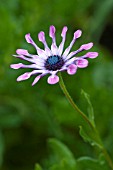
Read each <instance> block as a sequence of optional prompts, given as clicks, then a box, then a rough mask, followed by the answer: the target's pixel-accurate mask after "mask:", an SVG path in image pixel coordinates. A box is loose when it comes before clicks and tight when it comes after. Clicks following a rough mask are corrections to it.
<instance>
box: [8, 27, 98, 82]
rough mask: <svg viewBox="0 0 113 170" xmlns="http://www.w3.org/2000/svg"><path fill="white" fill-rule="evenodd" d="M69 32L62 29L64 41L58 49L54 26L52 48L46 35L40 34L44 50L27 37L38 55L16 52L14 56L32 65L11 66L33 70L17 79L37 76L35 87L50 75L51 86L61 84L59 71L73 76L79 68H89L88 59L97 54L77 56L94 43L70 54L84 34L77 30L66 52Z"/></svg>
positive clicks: (52, 29) (21, 50)
mask: <svg viewBox="0 0 113 170" xmlns="http://www.w3.org/2000/svg"><path fill="white" fill-rule="evenodd" d="M67 30H68V28H67V27H66V26H64V27H63V29H62V33H61V37H62V41H61V43H60V45H59V47H58V46H57V45H56V36H55V32H56V29H55V27H54V26H53V25H52V26H50V29H49V36H50V37H51V39H52V44H51V48H49V47H48V44H47V42H46V39H45V33H44V32H43V31H41V32H40V33H39V34H38V39H39V41H41V42H42V43H43V45H44V49H40V48H39V47H38V46H37V45H36V44H35V42H34V41H33V40H32V38H31V36H30V33H28V34H26V35H25V39H26V41H27V42H28V43H30V44H32V45H33V46H34V47H35V49H36V52H37V54H36V55H33V54H30V53H29V52H28V51H27V50H24V49H17V50H16V53H17V55H13V56H15V57H17V58H20V59H22V60H26V61H28V62H30V63H31V64H29V65H26V64H23V63H18V64H11V65H10V66H11V68H13V69H19V68H31V69H32V70H31V71H30V72H26V73H24V74H22V75H20V76H19V77H18V78H17V81H22V80H26V79H28V78H30V77H31V76H32V75H36V77H35V79H34V81H33V83H32V85H35V84H36V83H37V82H38V81H39V80H40V78H41V77H43V76H45V75H47V74H50V76H49V77H48V79H47V82H48V83H49V84H56V83H58V82H59V77H58V76H57V73H58V72H59V71H67V73H68V74H69V75H73V74H75V73H76V71H77V69H78V68H85V67H87V66H88V60H87V59H88V58H96V57H97V56H98V53H97V52H88V53H86V54H85V55H83V56H80V57H77V54H78V53H79V52H82V51H84V50H89V49H91V48H92V46H93V43H92V42H90V43H88V44H83V45H81V46H80V48H79V49H78V50H76V51H72V52H70V50H71V48H72V46H73V45H74V43H75V41H76V39H78V38H79V37H80V36H81V34H82V31H81V30H77V31H76V32H75V33H74V36H73V39H72V41H71V43H70V45H69V46H68V47H67V48H66V49H65V50H64V43H65V40H66V33H67ZM75 56H76V57H75Z"/></svg>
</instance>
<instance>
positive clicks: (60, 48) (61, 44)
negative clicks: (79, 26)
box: [58, 26, 68, 55]
mask: <svg viewBox="0 0 113 170" xmlns="http://www.w3.org/2000/svg"><path fill="white" fill-rule="evenodd" d="M67 29H68V28H67V27H66V26H65V27H63V29H62V33H61V36H62V42H61V43H60V45H59V48H58V54H59V55H61V54H62V52H63V48H64V43H65V39H66V32H67Z"/></svg>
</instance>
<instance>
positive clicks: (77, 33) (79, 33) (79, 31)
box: [63, 30, 82, 58]
mask: <svg viewBox="0 0 113 170" xmlns="http://www.w3.org/2000/svg"><path fill="white" fill-rule="evenodd" d="M81 34H82V31H81V30H77V31H76V32H75V33H74V36H73V39H72V41H71V43H70V45H69V46H68V47H67V48H66V49H65V51H64V53H63V58H67V55H68V54H69V52H70V50H71V48H72V46H73V44H74V43H75V41H76V39H77V38H79V37H80V36H81Z"/></svg>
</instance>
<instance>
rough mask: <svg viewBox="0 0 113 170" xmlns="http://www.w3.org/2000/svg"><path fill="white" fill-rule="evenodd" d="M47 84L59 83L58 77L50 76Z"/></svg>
mask: <svg viewBox="0 0 113 170" xmlns="http://www.w3.org/2000/svg"><path fill="white" fill-rule="evenodd" d="M47 82H48V83H49V84H56V83H58V82H59V77H58V76H57V75H51V76H49V77H48V80H47Z"/></svg>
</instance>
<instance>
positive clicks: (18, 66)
mask: <svg viewBox="0 0 113 170" xmlns="http://www.w3.org/2000/svg"><path fill="white" fill-rule="evenodd" d="M22 66H23V64H22V63H18V64H11V65H10V67H11V68H13V69H19V68H22Z"/></svg>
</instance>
